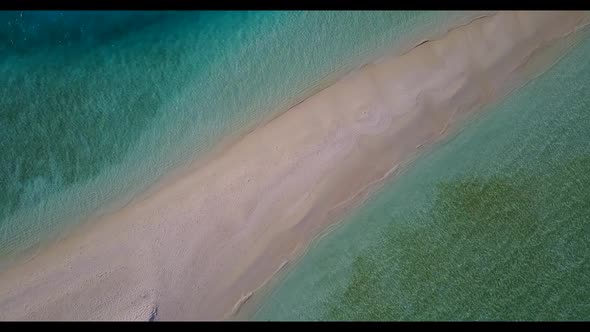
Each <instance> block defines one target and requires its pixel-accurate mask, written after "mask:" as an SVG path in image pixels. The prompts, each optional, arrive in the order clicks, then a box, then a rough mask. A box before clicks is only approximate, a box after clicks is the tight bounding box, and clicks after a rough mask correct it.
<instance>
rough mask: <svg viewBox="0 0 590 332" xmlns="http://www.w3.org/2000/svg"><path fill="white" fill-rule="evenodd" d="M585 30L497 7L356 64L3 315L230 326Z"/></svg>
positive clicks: (86, 232) (80, 243) (56, 253)
mask: <svg viewBox="0 0 590 332" xmlns="http://www.w3.org/2000/svg"><path fill="white" fill-rule="evenodd" d="M587 23H588V14H587V13H584V12H501V13H497V14H494V15H490V16H486V17H483V18H479V19H476V20H474V21H473V22H471V23H469V24H467V25H464V26H462V27H459V28H456V29H453V30H452V31H450V32H449V33H448V34H446V35H444V36H443V37H442V38H440V39H439V40H435V41H428V42H426V43H423V44H421V45H419V46H417V47H415V48H414V49H412V50H411V51H409V52H407V53H405V54H404V55H401V56H397V57H387V58H383V59H381V60H380V61H378V62H377V63H374V64H370V65H367V66H364V67H362V68H361V69H360V70H358V71H355V72H353V73H351V74H349V75H347V76H346V77H344V78H342V79H341V80H339V81H338V82H337V83H335V84H334V85H332V86H330V87H328V88H327V89H325V90H323V91H321V92H319V93H318V94H316V95H314V96H313V97H311V98H309V99H307V100H305V101H304V102H302V103H300V104H299V105H297V106H295V107H293V108H292V109H290V110H289V111H287V112H286V113H284V114H283V115H281V116H279V117H277V118H276V119H274V120H272V121H270V122H269V123H267V124H266V125H264V126H262V127H259V128H257V129H256V130H254V131H253V132H251V133H250V134H248V135H247V136H245V137H244V138H243V139H241V140H240V141H239V142H237V143H236V144H234V145H232V146H230V147H228V148H227V149H226V150H225V151H224V152H223V153H222V154H219V155H218V156H217V157H216V158H215V159H213V160H211V161H209V162H208V163H206V164H204V165H202V166H200V167H199V168H198V169H196V170H193V171H191V173H189V174H187V175H185V176H184V177H183V178H182V179H181V181H175V182H173V183H169V184H166V185H163V186H160V187H159V189H158V191H157V192H154V193H153V194H151V195H150V196H149V197H146V198H144V199H143V200H140V201H136V202H133V203H132V204H130V205H128V206H126V207H125V208H123V209H121V210H119V211H116V212H114V213H112V214H110V215H108V216H105V217H103V218H102V220H97V221H94V222H92V223H89V224H88V225H85V226H83V227H81V228H80V229H79V230H78V231H76V232H75V233H74V234H72V235H70V236H69V237H67V238H65V239H64V240H62V241H60V242H58V243H55V244H53V245H52V246H51V247H50V248H48V249H47V250H45V251H43V252H42V253H41V254H39V255H38V256H36V257H35V258H34V259H32V260H29V261H27V262H23V263H20V264H17V265H15V266H13V267H11V268H9V269H7V270H6V271H3V272H2V273H1V274H0V319H1V320H20V319H26V320H38V319H48V320H104V319H106V320H148V319H151V318H155V319H157V320H177V319H178V320H199V319H207V320H218V319H229V318H232V317H234V316H232V315H233V314H236V313H237V312H238V311H239V310H240V308H241V306H242V304H243V303H245V302H247V301H248V299H249V298H250V296H251V295H252V292H253V291H255V290H256V289H258V288H259V287H260V286H261V285H262V284H263V283H264V282H265V281H267V280H268V279H269V278H270V277H271V276H272V275H273V273H275V272H276V271H277V269H279V268H281V267H283V266H284V265H285V264H286V262H288V261H289V260H291V259H293V258H294V257H296V256H297V255H298V254H300V253H301V251H302V250H303V249H304V248H305V247H306V245H307V244H309V242H310V240H311V239H313V237H314V236H316V235H317V234H319V232H321V231H322V230H323V229H325V227H326V226H328V225H329V224H330V223H333V222H334V221H336V220H338V218H340V217H341V216H342V214H343V213H344V212H345V211H346V209H347V208H350V207H351V206H352V204H354V203H355V202H358V201H359V200H360V199H362V198H363V197H365V196H366V194H367V193H368V192H369V191H370V190H371V188H372V187H373V186H375V185H377V184H379V182H380V181H382V180H383V179H385V178H387V177H390V176H392V175H393V174H394V173H395V170H396V169H397V168H396V167H397V166H398V165H400V164H401V163H403V162H405V161H407V160H408V159H409V158H410V157H411V156H413V155H414V154H415V153H416V151H417V149H418V148H419V147H421V146H422V145H425V144H426V145H428V144H430V143H432V142H434V141H436V140H437V139H439V138H440V137H441V136H442V135H443V134H444V133H445V132H446V131H447V129H448V128H449V126H452V124H453V123H455V122H456V121H458V120H459V119H460V118H461V117H462V116H463V115H465V114H467V113H468V112H473V111H476V110H478V109H480V108H481V106H482V105H486V104H489V103H490V102H494V101H497V100H498V99H499V98H501V97H503V96H505V95H506V94H507V93H509V92H510V91H511V90H513V89H514V88H516V87H518V86H520V85H522V84H523V83H525V82H526V81H527V80H529V79H531V78H532V77H533V75H535V74H536V73H538V72H540V71H542V70H543V69H545V68H547V67H548V66H549V65H550V64H551V63H552V62H554V61H555V60H556V59H557V57H558V56H559V55H560V54H562V53H563V50H564V49H565V48H566V47H567V46H569V45H571V44H572V43H573V42H574V41H575V38H574V37H575V36H576V35H575V34H574V35H572V34H571V32H573V31H576V30H577V28H579V27H581V26H584V25H585V24H587ZM566 36H567V37H566Z"/></svg>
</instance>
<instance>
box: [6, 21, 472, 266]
mask: <svg viewBox="0 0 590 332" xmlns="http://www.w3.org/2000/svg"><path fill="white" fill-rule="evenodd" d="M464 15H465V14H464V13H446V12H271V11H268V12H0V87H1V89H0V94H1V96H0V181H1V182H0V258H2V259H4V258H6V257H9V256H10V257H12V256H14V255H13V254H15V253H18V252H21V251H22V250H24V249H26V248H29V247H31V246H33V245H35V244H39V243H40V242H41V241H42V240H43V239H49V238H51V237H53V236H56V235H58V234H60V232H62V231H63V230H64V229H66V227H68V226H71V225H76V224H78V223H80V222H82V221H84V220H85V216H88V215H89V214H91V213H100V212H101V211H102V210H103V209H105V207H106V206H113V204H115V203H118V204H124V202H126V201H128V200H129V199H131V198H132V197H133V196H134V195H135V194H136V193H138V192H140V191H142V190H144V189H146V187H147V186H148V185H149V184H151V183H153V182H154V181H156V180H157V179H158V178H159V177H160V176H161V175H163V174H164V173H165V172H167V171H168V170H170V169H171V168H172V167H176V166H179V165H182V164H183V163H185V162H187V161H188V160H191V159H194V158H195V157H198V156H199V155H202V154H203V153H204V152H206V151H207V150H208V149H210V148H211V147H212V146H213V145H214V144H215V142H217V141H219V139H220V138H221V137H222V136H227V135H238V134H240V133H242V132H244V131H246V130H248V129H249V128H251V127H252V126H253V125H254V124H256V123H257V122H260V121H261V120H262V119H264V118H266V117H268V116H270V115H272V114H276V113H278V112H281V111H284V110H286V109H287V107H288V106H290V105H292V104H294V103H296V102H297V101H299V100H301V98H303V97H305V96H307V95H309V94H310V93H312V92H314V91H315V90H317V89H318V88H321V87H322V86H324V85H325V84H327V83H329V82H330V81H331V80H333V79H334V78H335V77H337V76H338V75H339V74H341V73H343V72H346V71H349V70H351V69H354V68H355V67H357V66H358V65H360V64H362V63H364V62H366V61H368V60H371V59H373V58H375V57H376V56H379V55H381V54H383V53H385V52H387V51H389V50H390V49H392V48H396V47H398V48H399V47H401V46H402V45H406V44H407V42H408V41H409V40H411V37H409V36H418V35H420V34H424V33H426V32H428V31H432V30H434V29H435V28H436V27H440V26H443V25H444V24H445V22H450V21H452V20H451V18H453V17H459V16H464ZM406 46H407V45H406ZM115 205H116V204H115Z"/></svg>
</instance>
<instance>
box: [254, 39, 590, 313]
mask: <svg viewBox="0 0 590 332" xmlns="http://www.w3.org/2000/svg"><path fill="white" fill-rule="evenodd" d="M588 59H590V38H589V36H588V34H586V36H585V39H584V40H583V41H582V42H580V43H579V44H578V45H577V46H576V47H575V48H574V49H573V50H572V51H571V52H569V53H568V54H567V55H566V56H565V57H564V58H562V60H561V61H560V62H558V63H557V64H556V65H555V66H554V67H552V68H551V69H550V70H549V71H547V72H545V73H544V74H543V75H542V76H540V77H539V78H537V79H536V80H534V81H532V82H530V83H529V84H527V85H526V86H524V87H523V88H521V89H519V90H517V91H516V92H515V93H513V94H511V95H510V96H509V97H508V98H507V99H505V100H504V101H502V102H501V103H500V104H499V105H495V106H493V107H492V109H489V110H488V111H487V112H484V113H481V114H479V115H478V116H476V117H474V118H473V119H471V120H470V121H468V123H466V125H465V127H464V128H463V129H462V130H461V131H460V132H458V133H457V134H455V135H453V136H452V137H449V138H448V139H447V140H446V141H445V142H443V143H441V144H439V145H437V146H435V147H434V148H432V149H431V150H429V151H428V152H427V153H425V154H423V155H421V156H420V157H419V158H418V159H417V160H416V161H415V162H414V163H413V165H412V166H411V167H410V168H408V169H407V170H406V171H405V172H404V173H402V175H400V176H399V177H397V178H395V179H393V180H391V181H389V182H388V183H387V184H386V185H385V186H383V187H382V189H381V190H380V191H379V192H378V193H377V194H375V195H373V196H372V198H371V199H370V200H369V201H367V202H366V203H365V204H364V205H363V207H361V208H360V209H358V210H356V211H355V212H354V213H353V214H352V215H350V216H349V217H348V218H347V219H346V220H345V221H344V222H343V223H342V224H341V225H340V227H339V228H337V229H336V230H334V231H333V232H331V233H329V234H327V235H326V236H325V237H323V238H322V239H321V240H319V241H316V243H315V244H314V246H313V247H312V248H311V249H310V250H309V251H308V253H307V254H306V255H305V256H304V257H303V258H302V259H301V261H300V262H299V263H298V264H297V265H296V266H295V267H294V268H293V269H292V270H291V271H289V273H288V274H287V275H286V276H285V277H284V279H282V280H281V281H280V282H279V283H278V285H277V286H276V287H275V288H274V289H273V290H272V292H271V293H270V295H269V296H268V298H266V299H265V301H264V303H263V304H262V305H261V307H260V308H259V309H258V311H257V312H256V314H255V315H254V317H253V318H254V319H255V320H588V319H590V140H589V139H590V93H589V91H590V61H588Z"/></svg>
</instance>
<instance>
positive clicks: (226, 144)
mask: <svg viewBox="0 0 590 332" xmlns="http://www.w3.org/2000/svg"><path fill="white" fill-rule="evenodd" d="M491 14H493V11H466V12H465V13H462V15H461V16H460V17H459V16H458V17H455V19H454V20H451V19H447V20H445V21H444V23H443V24H441V25H440V26H436V27H434V26H430V27H424V26H423V27H421V28H420V29H418V31H415V32H414V33H411V34H409V35H407V36H405V37H403V38H402V39H401V40H400V41H399V43H398V45H396V46H395V47H392V48H391V49H389V50H388V51H387V52H385V54H377V55H374V56H372V57H370V58H369V59H367V60H363V61H362V63H360V64H358V65H355V66H344V67H343V68H341V70H339V71H335V72H331V73H329V74H328V75H326V76H325V77H323V78H322V79H320V80H318V81H317V82H316V84H314V85H313V86H311V87H310V88H309V89H307V90H306V91H305V93H304V94H303V95H301V96H297V97H294V98H292V100H291V101H289V102H286V103H284V104H283V105H281V106H280V109H281V110H280V111H278V112H271V113H269V114H266V115H264V116H263V117H261V118H260V119H259V121H250V122H248V121H246V124H247V125H246V128H245V129H244V128H241V129H240V130H237V131H235V130H229V131H228V132H227V133H226V134H225V135H223V136H221V138H220V139H219V140H218V141H217V142H216V143H215V144H214V145H213V146H212V147H211V148H210V149H206V150H205V151H204V153H202V154H201V155H199V156H197V158H188V159H185V160H181V161H178V162H177V163H176V164H175V165H174V166H172V167H170V168H169V169H168V170H167V171H166V172H164V173H163V174H160V175H159V176H157V177H156V178H155V180H154V181H152V183H150V184H147V185H146V184H139V187H140V188H142V189H141V190H139V191H136V192H135V191H134V192H126V193H123V194H122V195H120V197H113V198H108V199H106V200H105V202H104V204H103V205H102V206H100V207H96V208H93V209H92V210H91V211H88V212H83V211H81V210H80V211H77V212H74V213H73V214H70V213H68V217H67V218H66V220H67V222H65V223H63V224H58V225H57V228H58V229H53V230H49V231H48V235H47V236H44V237H43V236H41V237H39V238H38V239H37V240H36V241H34V243H33V244H32V245H30V246H28V247H26V248H24V249H16V250H12V251H14V253H9V254H8V255H4V256H3V257H1V259H0V273H1V272H2V271H3V270H5V269H9V268H10V267H11V266H13V265H18V264H22V263H23V262H26V261H29V260H31V259H34V257H35V256H37V255H38V254H39V253H40V252H43V251H44V250H47V249H49V248H51V246H53V245H54V244H55V243H59V242H62V241H63V240H64V239H66V238H68V237H72V236H76V234H78V233H79V232H81V231H82V232H84V231H86V229H87V228H88V229H90V228H89V227H90V226H89V224H91V223H93V222H95V221H96V220H101V219H105V218H108V217H109V216H110V215H112V214H113V213H116V212H117V211H118V210H121V209H124V208H126V207H128V206H129V205H133V204H137V203H139V202H141V201H143V200H145V199H148V198H149V197H151V196H152V195H154V194H157V193H158V192H159V191H161V190H166V188H167V187H170V186H173V185H174V184H175V183H177V182H179V181H182V179H183V178H184V177H186V176H189V175H190V174H191V173H194V172H196V171H197V170H198V169H199V168H201V167H203V166H204V165H206V164H207V163H209V162H211V161H212V160H215V159H217V158H219V157H220V156H222V155H223V153H224V152H225V151H226V150H227V149H229V148H230V147H231V146H233V145H235V144H237V143H239V141H240V140H241V139H242V138H243V137H245V136H247V135H249V134H250V133H251V132H253V131H255V130H257V129H259V128H261V127H264V126H265V125H266V124H267V123H269V122H271V121H273V120H275V119H276V118H278V117H280V116H281V114H283V113H285V112H286V111H288V110H289V109H291V108H293V107H296V106H297V105H299V104H301V103H303V102H305V100H307V99H309V98H310V97H312V96H313V95H315V94H317V93H319V92H321V91H322V90H324V89H326V88H328V87H329V86H331V85H333V84H334V83H335V82H337V81H339V80H341V79H343V77H346V76H348V75H350V74H352V73H354V72H357V71H359V70H361V69H362V68H363V67H365V66H366V65H367V64H371V63H378V62H379V61H381V59H384V58H389V57H391V56H401V55H404V54H406V53H408V52H410V51H411V50H412V49H414V48H415V47H417V46H419V45H421V44H423V43H424V42H425V41H428V40H430V39H436V38H439V37H440V36H442V35H444V34H446V33H447V32H448V31H450V30H452V29H454V28H456V27H460V26H463V25H466V24H469V23H471V22H472V21H474V20H477V19H479V18H482V17H485V16H488V15H491ZM242 120H243V119H242ZM238 122H240V121H238ZM230 127H231V125H230ZM124 163H127V162H126V161H125V162H124ZM110 172H111V170H110V169H109V170H107V171H105V173H106V174H109V173H110ZM123 172H126V171H123ZM102 177H103V176H102V174H101V175H99V176H98V177H97V178H96V179H92V180H89V181H88V183H82V184H79V185H76V186H75V188H73V189H71V190H69V191H66V192H62V193H58V194H56V195H55V197H50V198H49V199H48V200H47V202H46V204H48V205H53V204H61V201H62V200H68V196H73V195H75V194H73V193H74V192H76V191H78V190H83V191H92V190H96V189H99V190H102V188H101V187H100V185H97V183H99V182H100V179H102ZM85 187H88V188H89V189H80V188H85ZM28 213H29V212H28V211H23V212H18V213H17V214H15V215H13V216H11V217H10V218H17V219H27V218H31V217H33V216H30V215H28ZM78 220H84V221H83V222H81V223H80V222H78Z"/></svg>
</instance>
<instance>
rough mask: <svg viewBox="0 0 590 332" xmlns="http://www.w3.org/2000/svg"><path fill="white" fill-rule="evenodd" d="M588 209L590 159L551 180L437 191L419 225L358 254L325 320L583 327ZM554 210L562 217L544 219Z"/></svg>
mask: <svg viewBox="0 0 590 332" xmlns="http://www.w3.org/2000/svg"><path fill="white" fill-rule="evenodd" d="M548 190H550V191H551V193H552V194H551V195H546V194H547V191H548ZM560 196H565V197H567V199H563V198H560ZM588 202H590V158H578V159H575V160H573V161H571V162H569V163H565V164H563V165H562V167H560V168H558V169H553V172H551V173H548V174H546V175H541V174H534V173H533V174H531V173H525V172H522V173H520V174H518V175H516V176H513V177H495V178H491V179H478V178H471V179H461V180H458V181H455V182H445V183H440V184H439V186H438V189H437V194H436V199H435V202H434V207H433V209H432V210H431V211H430V213H429V214H427V215H425V216H422V219H423V220H420V221H417V224H419V225H420V226H419V227H409V228H404V227H399V225H397V224H396V223H394V222H392V223H391V224H390V226H389V227H388V229H386V230H384V232H383V233H382V234H383V239H382V242H381V243H380V244H379V246H374V247H373V248H370V249H368V250H366V251H365V252H364V253H362V254H361V255H359V256H357V258H356V259H355V260H354V262H353V265H352V268H353V274H352V278H351V280H350V282H349V284H348V286H347V288H346V290H345V291H344V293H343V295H342V300H341V301H334V302H332V303H334V305H333V306H332V307H331V308H330V310H329V312H328V314H327V316H326V318H327V319H330V320H332V319H336V320H338V319H346V320H400V319H402V320H496V319H502V320H519V319H532V320H554V319H560V320H563V319H574V320H575V319H586V318H588V315H589V314H590V302H589V301H588V299H589V298H590V289H589V288H588V287H579V286H580V285H587V282H588V275H590V261H589V260H587V259H586V257H585V254H586V253H588V252H590V248H589V242H588V239H587V237H585V236H583V234H589V233H590V229H589V227H590V226H589V224H588V222H587V217H588V216H589V215H590V205H589V204H588ZM548 204H549V205H550V204H553V205H554V206H552V208H554V209H558V210H557V211H550V213H549V214H545V215H543V214H542V213H540V212H538V211H542V210H543V209H542V208H543V206H547V205H548ZM556 204H557V205H556ZM559 204H561V206H559ZM384 264H385V265H384ZM576 285H578V286H576ZM351 308H354V309H353V310H351Z"/></svg>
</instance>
